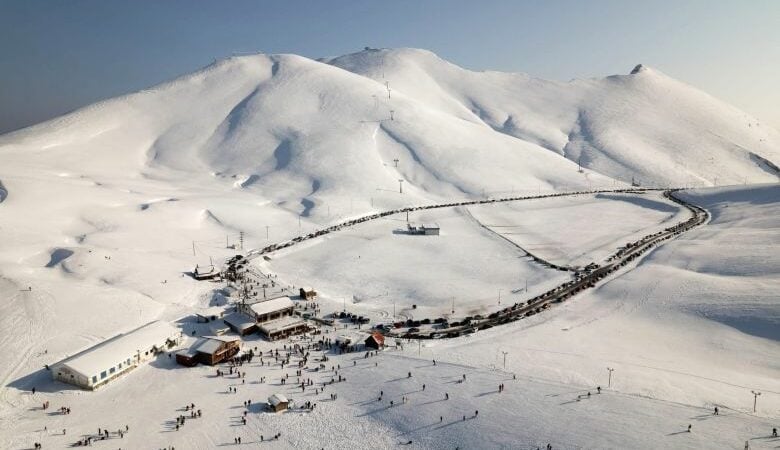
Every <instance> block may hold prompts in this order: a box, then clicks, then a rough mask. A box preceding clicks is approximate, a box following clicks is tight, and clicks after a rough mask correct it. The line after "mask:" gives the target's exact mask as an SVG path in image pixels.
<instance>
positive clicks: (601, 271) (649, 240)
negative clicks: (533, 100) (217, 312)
mask: <svg viewBox="0 0 780 450" xmlns="http://www.w3.org/2000/svg"><path fill="white" fill-rule="evenodd" d="M678 190H679V189H667V190H665V189H661V188H630V189H603V190H595V191H576V192H565V193H556V194H546V195H534V196H525V197H507V198H499V199H485V200H471V201H464V202H455V203H442V204H434V205H426V206H412V207H407V208H400V209H394V210H389V211H384V212H381V213H375V214H371V215H367V216H363V217H359V218H357V219H352V220H348V221H346V222H342V223H339V224H336V225H332V226H330V227H327V228H324V229H322V230H319V231H315V232H312V233H309V234H307V235H304V236H298V237H295V238H293V239H291V240H288V241H283V242H280V243H276V244H271V245H269V246H267V247H265V248H263V249H253V250H250V251H249V252H247V254H246V257H244V256H242V255H237V256H235V257H233V258H231V259H230V260H228V262H227V264H228V271H231V270H236V269H237V268H238V269H240V268H241V266H242V265H243V264H242V261H244V260H251V259H254V258H257V257H259V256H262V255H266V254H269V253H272V252H274V251H276V250H281V249H283V248H287V247H291V246H293V245H295V244H297V243H299V242H303V241H306V240H309V239H314V238H316V237H319V236H323V235H326V234H329V233H332V232H336V231H339V230H341V229H342V228H345V227H350V226H354V225H357V224H360V223H363V222H367V221H370V220H376V219H379V218H382V217H386V216H390V215H393V214H399V213H404V212H407V211H409V212H411V211H419V210H424V209H437V208H451V207H455V206H468V205H479V204H487V203H502V202H513V201H522V200H533V199H541V198H552V197H566V196H575V195H593V194H600V193H644V192H648V191H664V196H665V197H666V198H668V199H669V200H671V201H673V202H675V203H678V204H680V205H682V206H683V207H685V208H687V209H688V210H689V211H691V213H692V216H691V218H689V219H687V220H685V221H683V222H680V223H677V224H676V225H673V226H671V227H668V228H665V229H664V230H662V231H659V232H657V233H653V234H650V235H647V236H644V237H643V238H641V239H639V240H638V241H636V242H633V243H630V244H628V245H626V246H625V247H623V248H621V249H620V250H618V251H617V252H615V253H614V254H613V255H612V256H610V257H609V258H608V259H607V261H608V263H607V264H605V265H603V266H597V267H594V268H591V270H588V271H582V272H576V273H575V279H574V280H571V281H567V282H566V283H563V284H561V285H559V286H557V287H555V288H553V289H551V290H549V291H547V292H545V293H543V294H540V295H538V296H536V297H534V298H532V299H530V300H528V301H526V302H524V303H515V304H514V305H513V306H511V307H507V308H505V309H502V310H500V311H497V312H494V313H493V314H491V315H489V316H488V317H487V318H467V319H465V320H463V321H462V322H459V323H457V325H455V326H450V327H448V328H437V329H427V330H424V331H420V332H415V333H408V332H407V333H404V334H400V336H401V337H405V338H412V339H434V338H442V337H456V336H459V335H461V334H464V333H469V332H473V331H476V330H479V329H486V328H491V327H493V326H496V325H501V324H505V323H508V322H511V321H515V320H519V319H520V318H522V317H528V316H531V315H533V314H536V313H538V312H540V311H541V310H542V309H547V308H549V307H550V306H551V305H552V304H554V303H560V302H563V301H565V300H567V299H568V298H570V297H572V296H573V295H575V294H577V293H579V292H581V291H583V290H585V289H588V288H592V287H595V285H596V282H597V281H599V280H602V279H603V278H605V277H606V276H608V275H610V274H612V273H613V272H615V271H617V270H618V269H620V268H622V267H624V266H625V265H626V264H628V263H629V262H631V261H633V260H634V259H636V258H638V257H639V256H641V255H642V254H644V253H645V252H647V251H648V250H650V249H651V248H653V247H655V246H657V245H658V244H660V243H661V242H663V241H665V240H668V239H671V238H673V237H676V236H678V235H679V234H681V233H684V232H686V231H688V230H690V229H692V228H694V227H697V226H699V225H702V224H703V223H705V222H706V221H707V219H708V218H709V214H708V213H707V211H706V210H704V209H703V208H701V207H699V206H696V205H693V204H691V203H688V202H686V201H684V200H682V199H680V198H679V197H677V196H675V195H674V193H675V192H677V191H678ZM393 334H396V335H398V334H397V333H393Z"/></svg>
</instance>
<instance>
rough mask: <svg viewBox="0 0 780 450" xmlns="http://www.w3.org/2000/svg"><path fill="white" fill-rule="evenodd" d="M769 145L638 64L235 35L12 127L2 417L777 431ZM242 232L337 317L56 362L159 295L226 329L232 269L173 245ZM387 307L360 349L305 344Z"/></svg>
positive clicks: (564, 442)
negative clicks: (219, 57) (222, 314)
mask: <svg viewBox="0 0 780 450" xmlns="http://www.w3.org/2000/svg"><path fill="white" fill-rule="evenodd" d="M385 81H388V82H389V87H390V92H388V89H387V85H386V84H385ZM388 96H389V97H390V98H387V97H388ZM553 98H555V99H557V101H552V99H553ZM391 109H392V110H393V117H392V119H391V118H390V115H389V111H390V110H391ZM631 111H634V113H631ZM680 117H684V118H685V119H684V120H680ZM396 160H398V161H396ZM778 160H780V158H778V140H777V133H776V132H775V131H773V130H771V128H769V127H766V126H765V125H764V124H760V125H759V122H758V121H757V120H755V119H752V118H750V117H748V116H747V115H745V114H744V113H742V112H740V111H737V110H735V109H734V108H732V107H730V106H728V105H724V104H722V103H720V102H718V101H717V100H715V99H713V98H711V97H709V96H707V95H706V94H703V93H701V92H699V91H696V90H695V89H693V88H691V87H690V86H686V85H684V84H683V83H680V82H677V81H675V80H672V79H670V78H668V77H666V76H665V75H663V74H661V73H660V72H658V71H656V70H654V69H650V68H647V67H641V68H638V69H637V70H635V71H634V73H632V74H631V75H619V76H613V77H607V78H604V79H593V80H577V81H574V82H571V83H558V82H547V81H544V80H537V79H533V78H530V77H528V76H526V75H523V74H499V73H495V72H472V71H467V70H464V69H461V68H458V67H457V66H454V65H452V64H450V63H447V62H446V61H443V60H441V59H439V58H438V57H436V56H435V55H433V54H431V53H430V52H426V51H421V50H413V49H399V50H367V51H364V52H359V53H356V54H353V55H346V56H344V57H339V58H333V59H323V60H320V61H313V60H308V59H306V58H302V57H298V56H294V55H257V56H251V57H244V58H230V59H227V60H224V61H220V62H218V63H216V64H214V65H212V66H210V67H208V68H205V69H204V70H202V71H200V72H198V73H196V74H194V75H187V76H185V77H182V78H180V79H177V80H174V81H172V82H169V83H166V84H164V85H161V86H157V87H155V88H152V89H149V90H147V91H143V92H141V93H138V94H132V95H129V96H125V97H122V98H118V99H112V100H108V101H106V102H102V103H100V104H97V105H95V106H92V107H89V108H86V109H84V110H80V111H77V112H75V113H73V114H71V115H68V116H64V117H63V118H60V119H56V120H55V121H52V122H48V123H44V124H41V125H38V126H36V127H32V128H29V129H26V130H21V131H20V132H16V133H11V134H8V135H5V136H0V230H2V233H3V245H2V246H0V287H1V288H0V330H2V332H0V356H2V358H3V361H4V362H5V363H4V364H3V365H2V366H0V380H1V381H2V387H1V388H0V389H1V390H0V447H2V448H12V449H16V448H19V449H23V448H33V443H36V442H39V443H42V444H43V448H66V447H70V446H72V445H74V444H75V443H76V442H79V441H83V440H84V439H86V438H88V437H91V438H92V446H93V447H96V448H101V447H102V448H170V447H175V448H179V449H184V448H187V449H189V448H194V449H212V448H217V447H222V446H236V447H239V448H240V447H252V448H266V447H268V448H293V447H296V448H312V449H319V448H365V447H367V446H371V447H376V448H398V447H400V448H426V449H427V448H430V449H439V448H450V449H454V448H461V449H476V448H479V449H482V448H513V449H514V448H519V449H536V448H546V446H547V445H548V444H549V445H550V446H551V447H552V448H554V449H575V448H583V449H585V448H587V449H590V448H599V449H601V448H610V449H624V448H632V449H633V448H640V449H643V448H647V449H651V448H652V449H655V448H669V449H687V448H690V449H713V448H718V449H719V448H739V449H743V448H745V445H746V443H747V445H749V448H751V449H756V448H759V449H760V448H776V447H777V446H780V439H777V438H774V437H772V436H771V433H772V428H773V427H777V428H780V423H778V421H779V420H780V365H779V363H778V362H779V361H780V331H779V330H780V305H779V304H778V295H777V293H778V292H780V256H778V255H780V248H779V247H780V187H779V186H778V184H777V183H776V180H777V174H776V166H774V164H773V163H772V161H775V162H776V161H778ZM578 163H579V164H578ZM773 167H774V168H773ZM716 178H717V179H716ZM632 179H634V180H635V181H636V183H635V184H641V186H631V180H632ZM399 180H403V181H399ZM724 184H729V185H730V186H722V185H724ZM670 189H671V190H672V191H673V192H668V193H667V191H669V190H670ZM678 189H679V190H678ZM400 191H403V193H402V192H400ZM407 212H408V221H409V222H412V223H416V224H430V223H435V224H438V226H439V227H440V234H439V235H436V236H420V235H413V234H409V233H407V230H408V223H407ZM385 213H386V214H385ZM323 230H324V231H327V232H324V233H323V232H322V231H323ZM239 233H240V234H239ZM241 244H243V247H244V249H245V250H244V249H241ZM288 244H289V245H288ZM253 248H254V249H257V250H256V251H250V250H249V249H253ZM238 254H241V255H246V257H247V259H248V262H247V263H246V264H245V265H246V267H247V268H248V269H250V270H251V271H252V272H253V273H255V274H264V275H265V276H267V277H268V280H274V282H275V284H276V286H275V289H276V290H277V291H281V290H282V289H284V291H282V292H284V293H287V294H291V295H292V296H293V298H294V300H295V302H296V303H301V301H300V300H298V299H297V298H296V295H297V288H299V287H301V286H312V287H314V288H315V289H316V290H317V292H318V294H319V295H318V297H317V299H316V300H315V303H316V304H317V305H318V306H319V310H318V314H317V319H318V320H320V322H313V321H310V323H311V324H312V325H313V326H317V327H318V328H317V329H318V330H320V331H321V333H322V334H316V335H309V336H308V337H306V338H302V337H294V338H290V339H287V340H281V341H275V342H269V341H266V340H264V339H263V338H261V337H260V336H258V335H255V334H253V335H247V336H244V337H242V345H243V349H244V351H249V350H252V351H253V352H255V353H256V354H259V353H260V352H263V360H264V364H261V363H260V361H259V357H258V356H255V357H254V358H253V359H252V361H251V362H249V363H244V364H243V365H242V366H240V367H239V368H238V370H240V371H241V372H245V373H246V375H245V377H243V378H238V377H236V376H235V375H231V374H229V373H228V375H226V376H217V375H216V369H217V368H219V369H220V370H223V371H229V367H228V366H227V365H225V364H223V365H221V366H219V367H208V366H203V365H198V366H196V367H192V368H190V367H185V366H181V365H177V364H176V362H175V359H174V358H173V357H172V356H171V357H169V356H168V355H167V354H165V353H164V354H162V355H160V356H159V357H157V358H156V359H153V360H152V361H151V362H150V363H148V364H143V365H141V366H140V367H138V368H136V369H134V370H132V371H130V372H129V373H127V374H126V375H122V376H120V377H119V378H118V379H116V380H113V381H111V382H109V383H107V384H106V385H105V386H102V387H100V388H99V389H97V390H94V391H86V390H80V389H78V388H76V387H75V386H71V385H68V384H65V383H62V382H59V381H53V380H52V379H51V373H50V372H49V371H47V370H46V369H45V368H44V366H45V365H51V364H54V363H56V362H57V361H60V360H62V359H63V358H65V357H67V356H71V355H74V354H76V353H78V352H79V351H81V350H84V349H85V348H88V347H90V346H92V345H94V344H98V343H100V342H102V341H104V340H105V339H108V338H111V337H113V336H115V335H117V334H119V333H123V332H127V331H129V330H132V329H135V328H137V327H139V326H141V325H143V324H145V323H148V322H150V321H152V320H162V321H165V322H169V323H171V324H173V325H174V326H175V327H176V328H178V329H179V330H180V331H181V332H182V333H183V334H184V336H185V338H184V342H182V344H180V345H179V346H178V347H176V349H171V351H170V352H171V353H172V352H175V351H176V350H177V349H179V348H186V347H188V346H189V345H190V344H191V343H192V342H194V340H195V337H193V332H194V333H195V336H203V335H208V334H211V333H212V332H213V328H211V327H210V325H209V324H202V323H198V322H197V321H196V320H195V314H196V313H204V314H205V312H206V311H213V310H214V308H215V307H229V306H230V305H231V304H234V303H236V302H240V299H241V295H240V293H239V289H241V288H242V285H241V283H232V282H224V281H220V282H210V281H196V280H194V279H193V278H192V277H191V276H189V274H188V273H189V272H190V271H191V270H192V268H193V267H194V266H195V265H196V264H199V265H200V266H201V267H203V266H209V265H210V264H212V263H213V264H215V265H216V266H217V267H225V266H226V265H227V262H228V261H230V260H231V258H235V256H236V255H238ZM613 269H614V270H613ZM260 276H262V275H260ZM269 291H270V290H269ZM574 291H576V292H574ZM260 295H262V294H260ZM529 301H531V304H529V303H528V302H529ZM515 305H518V306H515ZM545 305H549V307H546V306H545ZM513 308H514V309H513ZM342 311H346V312H350V313H353V314H354V315H356V316H357V315H359V316H364V317H365V318H367V319H368V320H369V321H370V323H368V324H362V325H360V326H358V325H356V324H354V323H352V322H351V321H350V320H348V319H339V318H334V317H333V315H332V313H337V314H338V313H341V312H342ZM528 313H531V314H528ZM491 316H492V317H491ZM521 316H522V317H521ZM467 318H468V319H469V320H466V319H467ZM424 319H429V320H430V322H431V323H430V324H427V323H420V324H419V325H415V322H422V321H423V320H424ZM436 319H444V320H445V321H446V322H447V325H448V326H447V327H446V328H445V327H442V326H441V322H439V323H438V324H436V323H435V321H436ZM514 319H516V320H514ZM322 323H332V325H331V326H328V325H322ZM454 323H458V325H453V324H454ZM377 324H383V325H387V326H388V327H387V328H386V329H385V331H384V333H385V335H386V336H387V337H386V341H385V348H384V349H382V350H379V351H378V352H376V354H375V355H374V354H371V355H370V356H366V351H365V350H363V349H362V348H361V349H359V350H358V351H355V352H348V353H339V352H338V351H336V350H335V349H334V350H329V351H328V352H327V353H326V355H327V358H328V359H327V360H326V361H321V357H322V356H323V353H322V352H321V351H319V350H315V349H313V348H310V347H309V346H311V345H314V344H315V343H316V342H317V341H319V340H321V339H331V340H335V339H341V338H342V337H343V336H345V335H346V336H350V337H351V338H352V339H353V341H357V340H360V341H362V339H364V338H365V337H367V336H368V334H367V332H368V330H369V329H370V328H372V327H374V326H376V325H377ZM395 324H400V326H398V327H396V325H395ZM412 328H418V329H419V331H412V330H411V329H412ZM431 333H433V335H432V334H431ZM419 338H423V339H419ZM296 344H297V345H299V346H303V348H305V349H306V351H309V352H310V354H309V357H308V358H307V360H306V363H305V364H303V367H298V363H299V361H301V358H300V355H298V354H293V355H291V356H290V363H289V364H285V365H284V367H282V366H281V365H280V361H281V359H284V356H285V355H286V352H287V350H289V349H290V348H291V347H292V346H293V345H296ZM285 347H286V348H285ZM273 350H278V351H279V354H280V356H282V357H281V358H280V359H277V358H275V357H273V356H268V352H269V351H273ZM166 353H168V352H166ZM434 361H435V364H434ZM321 364H322V366H321ZM608 369H611V370H608ZM298 370H301V371H302V375H300V376H298V375H296V372H297V371H298ZM285 375H286V379H285V383H284V384H282V382H281V379H282V378H283V377H285ZM339 378H341V380H342V381H339ZM304 380H306V381H308V380H310V381H311V384H308V383H306V385H305V386H304V388H305V389H302V388H301V385H300V382H301V381H304ZM500 385H501V386H503V388H502V389H501V390H500V392H499V386H500ZM423 386H424V387H423ZM33 388H35V393H33V391H32V389H33ZM232 388H235V391H236V392H235V393H233V392H232ZM599 388H600V390H599ZM323 389H324V390H323ZM753 392H756V393H758V392H760V395H757V396H754V394H753ZM274 393H279V394H283V395H285V396H286V397H287V398H289V399H292V400H293V401H294V407H293V408H292V409H291V410H289V411H286V412H280V413H270V412H268V411H266V410H265V408H264V404H265V402H266V401H267V399H268V397H269V396H270V395H272V394H274ZM588 394H590V395H588ZM247 400H251V404H250V405H249V406H248V407H247V404H246V402H247ZM754 400H755V402H756V403H755V405H756V408H755V412H754ZM46 402H48V404H49V407H48V408H46V409H42V408H41V407H42V405H43V404H44V403H46ZM306 402H311V403H312V404H316V406H315V407H313V408H301V406H302V405H306ZM190 404H195V406H196V410H201V411H202V415H201V416H200V417H198V418H191V417H190V414H191V411H189V410H187V409H185V408H184V407H185V405H190ZM61 407H67V408H70V411H71V412H70V414H61V413H60V408H61ZM715 407H717V408H718V412H719V414H717V415H715V414H714V408H715ZM245 411H246V415H245ZM181 415H184V416H185V417H186V419H187V420H186V423H185V424H183V425H180V426H179V429H178V430H177V429H176V424H177V421H176V418H177V417H178V416H181ZM242 418H245V419H246V424H244V423H243V421H242ZM689 425H690V426H691V429H690V431H688V426H689ZM98 429H100V430H101V431H104V430H108V431H109V434H108V438H107V439H104V440H100V439H99V438H98ZM120 429H121V430H122V431H123V433H122V436H121V437H120V435H119V433H118V431H119V430H120ZM239 437H240V438H241V444H237V443H236V442H237V438H239Z"/></svg>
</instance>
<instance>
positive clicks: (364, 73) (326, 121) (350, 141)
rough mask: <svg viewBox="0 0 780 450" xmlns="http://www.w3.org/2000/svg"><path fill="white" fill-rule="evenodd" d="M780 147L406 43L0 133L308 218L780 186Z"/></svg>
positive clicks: (289, 58) (773, 140) (189, 84)
mask: <svg viewBox="0 0 780 450" xmlns="http://www.w3.org/2000/svg"><path fill="white" fill-rule="evenodd" d="M779 136H780V135H778V133H777V132H776V131H774V130H772V129H770V128H769V127H767V126H766V125H764V124H761V123H759V122H758V121H757V120H756V119H753V118H751V117H749V116H748V115H747V114H745V113H742V112H740V111H739V110H737V109H735V108H733V107H730V106H728V105H725V104H723V103H722V102H720V101H718V100H716V99H714V98H712V97H710V96H708V95H707V94H704V93H702V92H700V91H697V90H695V89H694V88H691V87H689V86H687V85H685V84H683V83H680V82H678V81H676V80H673V79H671V78H669V77H667V76H665V75H663V74H662V73H660V72H658V71H656V70H653V69H649V68H646V67H640V66H638V67H637V68H636V69H635V70H634V71H633V72H632V74H630V75H616V76H611V77H607V78H603V79H591V80H575V81H571V82H568V83H562V82H555V81H545V80H539V79H535V78H531V77H529V76H527V75H524V74H508V73H499V72H474V71H469V70H465V69H462V68H460V67H458V66H455V65H453V64H451V63H448V62H446V61H444V60H442V59H440V58H439V57H437V56H436V55H434V54H433V53H430V52H428V51H425V50H416V49H397V50H365V51H362V52H359V53H355V54H351V55H346V56H342V57H338V58H334V59H328V60H321V61H314V60H311V59H307V58H303V57H300V56H295V55H256V56H245V57H235V58H229V59H226V60H222V61H220V62H218V63H215V64H213V65H211V66H208V67H206V68H204V69H203V70H201V71H199V72H196V73H194V74H190V75H185V76H182V77H180V78H178V79H176V80H173V81H171V82H168V83H164V84H161V85H159V86H156V87H153V88H150V89H148V90H145V91H141V92H138V93H135V94H130V95H126V96H123V97H118V98H114V99H111V100H107V101H103V102H100V103H97V104H95V105H92V106H89V107H86V108H83V109H81V110H78V111H76V112H73V113H71V114H68V115H65V116H62V117H60V118H57V119H54V120H52V121H49V122H46V123H43V124H40V125H37V126H34V127H30V128H27V129H24V130H20V131H17V132H14V133H10V134H7V135H4V136H2V137H0V155H2V158H3V159H4V160H6V161H8V160H13V159H18V158H20V159H23V160H24V161H25V163H26V164H41V165H42V166H49V165H51V163H52V162H53V161H56V163H57V164H56V165H57V170H62V171H65V170H67V171H72V172H74V173H79V174H81V175H85V176H107V177H114V176H117V177H125V176H128V175H129V176H132V177H151V178H168V177H170V176H171V174H172V173H179V174H186V175H187V176H188V177H190V178H192V177H194V178H201V177H205V178H208V177H217V178H227V179H228V181H229V182H231V183H234V184H235V186H236V187H237V188H241V189H245V188H249V189H253V190H254V191H256V192H261V193H262V194H263V195H264V196H266V197H267V198H268V199H270V200H273V201H276V202H277V203H285V204H292V205H296V206H294V208H293V209H297V210H298V211H297V212H303V213H304V215H308V214H309V213H311V212H312V209H316V207H317V206H322V205H323V204H324V202H325V200H324V199H327V198H328V197H329V196H343V195H350V196H361V197H368V196H369V195H370V194H369V193H370V192H374V191H376V190H377V189H395V188H397V186H398V181H397V180H399V179H403V180H405V182H406V184H405V188H406V189H407V192H408V193H410V194H412V195H413V196H414V197H422V198H430V197H463V196H468V195H480V194H482V193H491V192H502V191H510V190H515V189H518V190H522V189H534V190H536V189H541V188H545V189H546V188H574V187H587V186H593V185H613V184H615V183H616V181H615V180H617V181H623V182H628V181H630V180H631V179H632V178H635V179H636V180H637V181H639V182H641V183H643V184H659V185H685V184H698V185H709V184H728V183H731V184H734V183H743V182H766V181H776V180H777V175H778V172H777V168H776V167H775V164H780V137H779ZM394 159H398V160H399V162H398V163H397V164H396V163H394V162H393V160H394ZM577 163H581V164H582V165H583V166H584V167H585V168H587V169H588V170H586V171H585V172H584V173H583V172H579V171H578V166H577ZM396 165H397V167H396ZM171 169H173V172H171ZM1 174H2V168H0V175H1ZM0 179H2V176H0ZM203 182H207V181H205V179H204V181H203ZM6 188H7V189H8V190H9V191H10V192H12V191H13V186H6ZM288 202H292V203H288Z"/></svg>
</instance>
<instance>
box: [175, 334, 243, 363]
mask: <svg viewBox="0 0 780 450" xmlns="http://www.w3.org/2000/svg"><path fill="white" fill-rule="evenodd" d="M239 350H241V338H239V337H223V336H205V337H204V338H202V339H198V340H197V341H196V342H195V344H193V345H192V347H190V348H188V349H185V350H179V351H178V352H177V353H176V362H177V363H179V364H181V365H183V366H188V367H192V366H196V365H198V363H201V364H207V365H209V366H213V365H214V364H219V363H221V362H223V361H226V360H228V359H230V358H232V357H233V356H235V355H236V354H237V353H238V352H239Z"/></svg>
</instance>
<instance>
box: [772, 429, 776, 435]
mask: <svg viewBox="0 0 780 450" xmlns="http://www.w3.org/2000/svg"><path fill="white" fill-rule="evenodd" d="M772 437H777V428H772Z"/></svg>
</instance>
